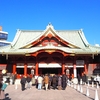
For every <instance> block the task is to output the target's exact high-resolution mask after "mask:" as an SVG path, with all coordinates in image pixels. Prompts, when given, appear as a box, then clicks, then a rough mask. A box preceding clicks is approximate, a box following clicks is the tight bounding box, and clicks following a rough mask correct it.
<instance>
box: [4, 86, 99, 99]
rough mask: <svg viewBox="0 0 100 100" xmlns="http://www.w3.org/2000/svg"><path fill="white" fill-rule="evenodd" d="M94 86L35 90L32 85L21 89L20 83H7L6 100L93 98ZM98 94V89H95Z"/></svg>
mask: <svg viewBox="0 0 100 100" xmlns="http://www.w3.org/2000/svg"><path fill="white" fill-rule="evenodd" d="M95 91H96V87H95V86H94V87H91V86H88V88H87V85H84V86H82V88H81V89H79V90H78V86H74V87H71V86H68V87H67V88H66V90H53V89H51V90H48V91H45V90H37V89H36V88H35V87H34V86H33V87H32V88H31V89H26V90H25V91H21V87H20V85H18V88H17V89H15V85H9V86H8V87H7V88H6V90H5V94H6V100H95ZM97 93H98V95H99V94H100V89H99V88H98V89H97ZM99 98H100V95H99Z"/></svg>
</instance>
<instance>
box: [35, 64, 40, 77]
mask: <svg viewBox="0 0 100 100" xmlns="http://www.w3.org/2000/svg"><path fill="white" fill-rule="evenodd" d="M38 66H39V65H38V62H36V68H35V75H36V76H38Z"/></svg>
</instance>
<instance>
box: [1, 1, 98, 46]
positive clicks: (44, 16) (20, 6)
mask: <svg viewBox="0 0 100 100" xmlns="http://www.w3.org/2000/svg"><path fill="white" fill-rule="evenodd" d="M49 22H51V24H52V25H53V26H54V29H55V30H79V29H83V32H84V34H85V36H86V38H87V40H88V42H89V43H90V44H92V45H94V44H100V37H99V36H100V0H0V26H2V27H3V31H7V32H8V41H11V42H12V41H13V39H14V37H15V34H16V30H17V29H22V30H45V28H46V26H47V25H48V23H49Z"/></svg>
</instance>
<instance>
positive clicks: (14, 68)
mask: <svg viewBox="0 0 100 100" xmlns="http://www.w3.org/2000/svg"><path fill="white" fill-rule="evenodd" d="M15 72H16V64H15V63H14V64H13V74H15Z"/></svg>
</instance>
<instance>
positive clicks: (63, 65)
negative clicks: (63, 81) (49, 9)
mask: <svg viewBox="0 0 100 100" xmlns="http://www.w3.org/2000/svg"><path fill="white" fill-rule="evenodd" d="M99 64H100V46H93V45H90V44H89V43H88V41H87V39H86V37H85V35H84V32H83V30H81V29H80V30H55V29H54V27H53V26H52V25H51V24H49V25H47V27H46V29H45V30H42V31H41V30H17V32H16V35H15V38H14V40H13V41H12V42H11V44H10V45H7V46H3V47H0V70H3V69H6V70H7V72H8V73H15V72H17V74H18V77H19V78H20V76H21V75H26V76H27V75H28V74H34V75H36V76H38V75H40V74H46V73H48V74H66V75H68V76H73V77H77V74H80V75H82V73H84V72H85V73H86V74H91V73H92V71H93V69H94V68H95V67H97V66H99ZM32 71H33V72H32Z"/></svg>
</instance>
